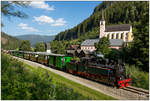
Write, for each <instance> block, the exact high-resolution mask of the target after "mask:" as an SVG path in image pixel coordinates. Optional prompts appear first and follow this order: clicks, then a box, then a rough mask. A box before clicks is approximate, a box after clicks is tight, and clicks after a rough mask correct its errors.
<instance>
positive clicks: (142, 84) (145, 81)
mask: <svg viewBox="0 0 150 101" xmlns="http://www.w3.org/2000/svg"><path fill="white" fill-rule="evenodd" d="M126 72H127V75H129V73H131V79H132V86H135V87H139V88H143V89H147V90H148V89H149V73H148V72H144V71H142V70H141V69H139V68H138V67H135V66H134V65H131V66H130V65H127V66H126Z"/></svg>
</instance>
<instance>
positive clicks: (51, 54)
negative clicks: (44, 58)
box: [20, 51, 65, 56]
mask: <svg viewBox="0 0 150 101" xmlns="http://www.w3.org/2000/svg"><path fill="white" fill-rule="evenodd" d="M20 52H24V53H27V54H36V55H50V56H65V55H63V54H54V53H47V52H30V51H20Z"/></svg>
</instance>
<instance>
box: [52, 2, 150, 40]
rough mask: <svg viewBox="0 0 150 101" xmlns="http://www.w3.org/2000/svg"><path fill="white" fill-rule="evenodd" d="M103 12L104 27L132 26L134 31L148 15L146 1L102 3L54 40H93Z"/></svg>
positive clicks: (97, 31) (96, 34)
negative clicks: (84, 18) (88, 15)
mask: <svg viewBox="0 0 150 101" xmlns="http://www.w3.org/2000/svg"><path fill="white" fill-rule="evenodd" d="M102 10H103V11H104V16H105V21H106V25H111V24H122V23H123V24H128V23H129V24H132V26H133V28H134V29H135V30H136V28H137V25H138V24H139V23H140V21H141V20H142V19H145V18H144V15H145V14H147V13H148V2H147V1H135V2H134V1H132V2H129V1H124V2H123V1H119V2H118V1H104V2H102V3H101V4H99V5H98V6H97V7H96V8H95V9H94V12H93V14H92V15H91V16H90V17H89V18H87V19H86V20H84V21H83V22H82V23H80V24H78V25H77V26H75V27H74V28H72V29H68V30H66V31H64V32H60V33H59V34H58V35H57V36H56V37H55V40H72V39H77V38H78V39H80V40H85V39H87V38H95V37H96V36H98V33H99V21H100V19H101V14H102V13H101V12H102Z"/></svg>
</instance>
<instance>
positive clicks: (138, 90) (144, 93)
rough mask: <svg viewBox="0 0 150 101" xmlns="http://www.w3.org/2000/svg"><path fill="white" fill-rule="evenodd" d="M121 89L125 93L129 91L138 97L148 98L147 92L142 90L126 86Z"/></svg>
mask: <svg viewBox="0 0 150 101" xmlns="http://www.w3.org/2000/svg"><path fill="white" fill-rule="evenodd" d="M122 89H123V90H126V91H130V92H132V93H136V94H138V95H139V96H145V97H147V98H149V91H148V90H144V89H141V88H136V87H132V86H128V87H126V88H122Z"/></svg>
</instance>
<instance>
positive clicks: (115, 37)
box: [81, 12, 133, 52]
mask: <svg viewBox="0 0 150 101" xmlns="http://www.w3.org/2000/svg"><path fill="white" fill-rule="evenodd" d="M102 37H107V38H108V39H109V41H110V48H115V49H119V48H120V47H121V46H122V44H123V42H131V41H132V40H133V34H132V25H130V24H120V25H111V26H106V25H105V19H104V14H103V12H102V19H101V20H100V33H99V39H100V38H102ZM99 39H88V40H85V41H84V42H83V43H82V44H81V50H87V51H91V52H92V51H95V50H96V48H95V46H94V43H98V42H99Z"/></svg>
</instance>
